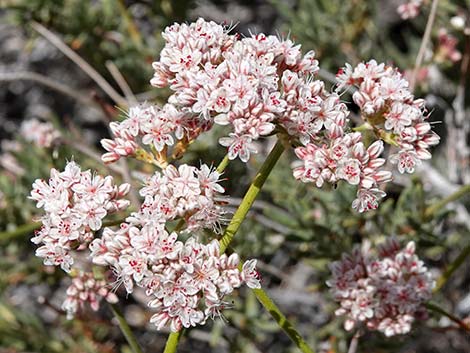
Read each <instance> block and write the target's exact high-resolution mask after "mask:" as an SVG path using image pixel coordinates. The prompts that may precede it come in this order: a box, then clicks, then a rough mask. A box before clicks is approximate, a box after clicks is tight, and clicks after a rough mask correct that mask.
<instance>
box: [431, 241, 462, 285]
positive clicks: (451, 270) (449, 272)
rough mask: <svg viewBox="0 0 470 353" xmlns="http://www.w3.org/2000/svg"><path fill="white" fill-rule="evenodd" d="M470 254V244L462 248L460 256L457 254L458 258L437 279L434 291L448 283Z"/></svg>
mask: <svg viewBox="0 0 470 353" xmlns="http://www.w3.org/2000/svg"><path fill="white" fill-rule="evenodd" d="M469 255H470V245H467V246H466V247H465V248H463V249H462V251H461V252H460V254H459V256H457V258H456V259H455V260H454V261H453V262H452V263H451V264H450V265H449V266H448V267H447V269H446V270H445V271H444V273H443V274H442V275H441V277H439V279H438V280H437V284H436V287H435V288H434V292H437V291H439V290H440V289H441V288H442V287H443V286H444V285H445V284H446V283H447V281H448V280H449V278H450V277H451V276H452V274H453V273H454V272H455V271H456V270H457V269H458V268H459V267H460V265H462V264H463V263H464V261H465V259H466V258H467V256H469Z"/></svg>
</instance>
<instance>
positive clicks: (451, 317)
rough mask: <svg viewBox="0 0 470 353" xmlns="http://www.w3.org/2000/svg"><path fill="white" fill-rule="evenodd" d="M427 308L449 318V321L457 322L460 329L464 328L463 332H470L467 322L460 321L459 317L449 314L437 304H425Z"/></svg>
mask: <svg viewBox="0 0 470 353" xmlns="http://www.w3.org/2000/svg"><path fill="white" fill-rule="evenodd" d="M425 307H426V308H427V309H429V310H431V311H434V312H436V313H438V314H441V315H443V316H445V317H447V318H449V320H451V321H453V322H455V323H456V324H457V325H459V327H460V328H462V329H463V330H465V331H470V325H468V324H466V323H465V322H463V321H462V320H461V319H459V318H458V317H457V316H455V315H454V314H451V313H449V312H447V311H446V310H444V309H442V308H441V307H440V306H439V305H437V304H435V303H426V304H425Z"/></svg>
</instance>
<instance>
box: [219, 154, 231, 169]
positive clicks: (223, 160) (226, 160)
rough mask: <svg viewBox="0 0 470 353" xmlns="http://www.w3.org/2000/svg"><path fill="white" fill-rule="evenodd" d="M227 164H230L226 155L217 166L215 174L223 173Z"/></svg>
mask: <svg viewBox="0 0 470 353" xmlns="http://www.w3.org/2000/svg"><path fill="white" fill-rule="evenodd" d="M229 162H230V159H228V154H226V155H225V157H224V159H222V160H221V161H220V163H219V165H218V166H217V168H216V171H217V173H223V171H224V170H225V168H227V165H228V163H229Z"/></svg>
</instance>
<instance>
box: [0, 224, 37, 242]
mask: <svg viewBox="0 0 470 353" xmlns="http://www.w3.org/2000/svg"><path fill="white" fill-rule="evenodd" d="M41 225H42V223H41V222H32V223H27V224H23V225H20V226H18V227H16V228H15V229H14V230H11V231H6V232H0V242H4V241H8V240H11V239H15V238H20V237H22V236H24V235H27V234H30V233H31V232H34V231H35V230H36V229H39V228H41Z"/></svg>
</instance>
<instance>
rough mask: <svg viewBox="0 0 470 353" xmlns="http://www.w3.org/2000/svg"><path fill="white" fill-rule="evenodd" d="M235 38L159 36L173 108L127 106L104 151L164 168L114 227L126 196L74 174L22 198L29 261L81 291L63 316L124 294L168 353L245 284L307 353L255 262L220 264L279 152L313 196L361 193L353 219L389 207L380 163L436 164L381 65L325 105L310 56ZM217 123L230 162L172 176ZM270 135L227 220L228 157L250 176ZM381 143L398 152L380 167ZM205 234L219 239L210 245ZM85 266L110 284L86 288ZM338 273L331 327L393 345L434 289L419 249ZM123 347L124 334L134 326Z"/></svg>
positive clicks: (352, 259) (403, 168) (348, 262)
mask: <svg viewBox="0 0 470 353" xmlns="http://www.w3.org/2000/svg"><path fill="white" fill-rule="evenodd" d="M230 32H231V28H228V27H225V26H222V25H219V24H217V23H214V22H207V21H205V20H203V19H198V20H197V21H196V22H194V23H191V24H173V25H172V26H170V27H168V28H166V29H165V31H164V33H163V35H162V36H163V39H164V40H165V46H164V48H163V49H162V51H161V53H160V58H159V60H158V61H156V62H154V63H153V64H152V66H153V69H154V70H155V73H154V76H153V78H152V79H151V81H150V82H151V84H152V85H153V86H155V87H160V88H168V89H169V91H170V92H171V95H170V96H169V98H168V100H167V102H166V103H164V104H163V105H156V104H153V103H150V102H143V103H140V104H138V105H135V106H132V107H130V108H129V109H128V110H127V111H126V113H125V118H124V119H123V120H122V121H121V122H112V123H110V130H111V131H112V135H113V136H112V138H111V139H103V140H102V141H101V143H102V146H103V147H104V149H105V150H106V153H104V154H103V156H102V161H103V162H104V163H106V164H110V163H114V162H117V161H118V160H120V159H121V158H134V159H137V160H139V161H143V162H145V163H149V164H150V165H153V166H155V167H157V170H156V171H155V172H154V173H153V175H151V176H149V177H148V178H147V180H146V181H145V182H144V184H143V185H141V188H140V190H139V195H140V197H141V200H142V204H141V205H132V206H133V207H134V211H133V212H132V213H130V215H128V216H127V217H125V218H124V219H123V220H122V221H121V222H119V223H120V224H119V226H118V227H115V226H106V224H105V226H103V225H104V223H103V220H104V218H105V217H106V216H107V215H108V214H110V213H113V212H122V211H123V210H125V209H126V208H127V207H128V206H129V202H128V201H127V200H125V199H123V197H124V196H125V195H126V194H127V193H128V192H129V191H130V188H131V186H130V185H129V184H122V185H120V186H118V185H115V184H114V182H113V178H112V177H111V176H105V177H102V176H99V175H95V174H94V173H92V172H91V171H85V172H82V171H81V169H80V167H79V166H78V165H77V164H76V163H74V162H69V163H68V164H67V166H66V167H65V170H64V171H63V172H59V171H57V170H55V169H53V170H52V171H51V177H50V179H49V181H48V182H46V181H42V180H37V181H36V182H35V183H34V184H33V190H32V192H31V198H32V199H33V200H35V201H36V202H37V206H38V207H39V208H43V209H44V210H45V212H46V214H45V215H44V216H43V217H42V219H41V221H42V223H43V226H42V228H41V229H40V230H39V231H38V232H37V234H36V235H35V237H34V238H33V242H35V243H36V244H39V245H40V247H39V248H38V250H37V252H36V254H37V255H38V256H39V257H42V258H44V263H45V264H46V265H55V266H61V267H62V269H64V270H65V271H67V272H70V273H71V275H72V276H73V277H74V279H73V283H72V285H71V286H70V287H69V289H68V290H67V299H66V301H65V303H64V309H65V310H66V311H67V313H68V315H69V316H73V314H75V313H76V311H77V310H78V309H79V308H80V307H82V306H83V304H85V303H86V302H88V303H89V304H90V305H91V307H92V308H93V309H95V310H96V309H97V308H98V301H99V300H100V299H102V298H104V299H106V300H107V301H108V302H115V301H116V297H115V296H114V295H113V293H112V292H110V291H109V289H110V286H112V285H114V286H115V287H119V286H120V285H121V284H122V285H123V287H124V288H125V289H126V291H127V293H132V292H133V291H135V290H136V288H140V289H139V290H141V289H143V291H144V292H145V294H146V295H147V297H148V304H149V306H150V307H151V309H152V310H153V311H154V314H153V316H152V317H151V319H150V321H151V322H152V323H153V324H155V325H156V327H157V328H158V329H161V328H163V327H169V328H170V329H171V331H172V332H173V333H172V334H171V335H170V338H169V340H168V343H167V347H166V350H165V351H166V352H174V351H175V350H176V345H177V343H178V340H179V337H180V335H181V331H182V329H183V328H190V327H193V326H196V325H203V324H204V323H205V322H206V321H207V320H208V319H209V318H214V317H218V316H220V315H221V313H222V311H223V309H224V307H226V306H227V300H226V297H227V296H228V295H230V294H231V293H232V292H233V291H234V289H236V288H239V287H240V286H241V285H242V284H246V285H247V286H248V287H249V288H252V289H253V290H254V292H255V294H256V296H257V298H258V299H259V300H260V302H261V303H262V304H263V305H264V306H265V307H266V308H267V309H268V311H269V312H270V313H271V314H272V315H273V317H274V319H275V320H276V321H277V322H278V323H279V325H280V326H281V327H282V328H283V329H284V330H285V331H286V333H287V334H288V335H289V336H290V337H291V339H292V340H293V341H294V342H295V343H296V344H297V346H298V347H299V348H300V349H301V350H302V351H303V352H312V350H311V349H310V348H309V347H308V345H307V343H306V342H305V341H304V340H303V339H302V336H301V335H300V334H299V333H298V332H297V331H296V330H295V328H294V327H293V326H292V325H291V324H290V323H289V321H288V320H287V319H286V317H285V316H284V315H283V314H282V313H281V312H280V310H279V308H278V307H277V306H276V305H275V304H274V303H273V301H272V300H271V299H270V298H269V297H268V295H267V294H266V293H265V292H264V291H263V290H262V289H261V288H260V287H261V284H260V280H259V275H258V272H257V271H256V260H249V261H246V262H243V261H241V260H240V258H239V256H238V255H237V254H236V253H235V252H233V251H231V254H230V255H229V254H225V251H226V250H227V248H228V246H229V245H230V243H231V240H232V239H233V237H234V235H235V234H236V232H237V231H238V229H239V227H240V224H241V223H242V222H243V220H244V219H245V217H246V215H247V213H248V211H249V209H250V207H251V205H252V204H253V202H254V200H255V198H256V197H257V195H258V193H259V191H260V190H261V188H262V186H263V184H264V182H265V181H266V178H267V177H268V175H269V173H270V172H271V170H272V169H273V168H274V166H275V164H276V162H277V161H278V159H279V158H280V156H281V154H282V153H283V151H284V150H285V148H288V147H293V150H294V152H295V155H296V156H297V158H298V160H297V161H296V162H295V163H294V168H293V176H294V177H295V178H296V179H298V180H300V181H302V182H305V183H313V184H314V185H315V186H316V187H322V186H323V185H324V184H325V183H329V184H332V185H336V184H338V183H340V182H345V183H348V184H351V185H353V186H355V187H356V188H357V193H356V199H355V200H351V201H352V207H353V208H354V209H355V210H357V211H358V212H365V211H368V210H371V209H376V208H377V207H378V205H379V201H380V200H381V199H382V198H383V197H384V196H385V191H384V189H385V184H386V183H387V182H389V181H391V179H392V172H391V171H390V170H387V168H386V166H387V165H388V164H387V163H386V162H387V160H389V161H390V162H392V163H396V164H398V170H399V171H400V172H401V173H403V172H408V173H412V172H413V171H414V169H415V166H416V165H417V164H419V163H420V161H421V160H423V159H429V158H430V157H431V154H430V152H429V150H428V149H429V147H430V146H432V145H435V144H437V143H438V141H439V138H438V137H437V135H436V134H434V133H433V132H432V131H431V126H430V124H429V123H428V122H426V119H427V117H428V115H427V113H426V109H425V102H424V100H422V99H415V98H414V97H413V95H412V93H411V92H410V90H409V88H408V82H407V81H406V80H405V79H404V78H403V77H402V76H401V74H400V73H399V72H398V70H397V69H396V68H393V67H391V66H388V65H385V64H378V63H376V62H375V61H374V60H371V61H369V62H367V63H361V64H359V65H358V66H357V67H356V68H354V69H353V68H352V67H351V66H350V65H349V64H346V67H345V68H344V69H342V70H341V71H340V72H339V74H338V76H337V78H338V85H337V88H336V91H333V92H331V91H329V90H328V89H327V88H326V85H325V83H324V82H323V81H321V80H319V79H317V78H316V74H317V72H318V70H319V66H318V61H317V60H316V59H315V53H314V52H313V51H310V52H308V53H306V54H302V52H301V50H300V45H296V44H294V43H293V42H292V41H291V40H290V39H282V38H278V37H276V36H267V35H264V34H262V33H260V34H253V35H250V36H248V37H241V36H239V35H236V34H231V33H230ZM349 86H355V87H356V88H355V92H354V94H353V101H354V103H355V104H357V105H358V106H359V108H360V115H361V118H362V119H363V120H364V124H363V125H361V126H359V127H356V128H355V127H354V126H352V125H351V124H350V113H349V110H348V107H347V105H346V103H345V102H343V101H342V100H341V98H340V96H339V92H340V91H341V90H343V89H345V88H347V87H349ZM214 124H216V125H223V126H227V129H226V131H227V133H226V135H225V136H221V137H220V139H219V143H220V145H222V146H224V147H225V148H226V149H227V156H226V157H225V158H224V160H223V161H222V162H221V163H220V165H219V167H218V168H217V169H214V168H213V167H212V166H208V165H206V164H202V165H201V166H200V167H195V166H191V165H187V164H179V163H178V162H177V161H178V159H179V158H180V157H181V156H182V155H183V154H184V153H185V151H186V150H187V149H188V148H190V145H191V143H192V142H193V141H194V140H196V139H197V138H198V136H200V135H201V134H202V133H204V132H206V131H208V130H210V129H211V128H212V127H213V126H214ZM274 135H276V136H277V138H278V141H277V143H276V144H275V146H274V148H273V149H272V151H271V152H270V154H269V155H268V156H267V158H266V160H265V161H264V163H263V165H262V166H261V168H260V170H259V171H258V173H257V174H256V177H255V179H254V180H253V182H252V184H251V185H250V187H249V189H248V190H247V192H246V194H245V196H244V198H243V200H242V202H241V204H240V206H239V208H238V209H237V211H236V212H235V213H234V215H233V217H232V218H231V220H230V221H229V218H230V217H228V213H227V211H226V210H225V208H224V201H225V199H226V198H227V197H228V196H226V195H225V194H224V193H225V189H224V187H223V186H222V182H223V179H221V176H222V173H223V171H224V169H225V168H226V167H227V165H228V163H229V161H230V160H233V159H236V158H239V159H240V160H241V161H243V162H248V161H249V160H250V158H251V157H252V155H253V154H254V153H257V152H258V151H257V144H259V142H258V141H260V140H261V139H262V138H263V137H267V136H274ZM364 136H367V138H365V137H364ZM45 140H48V139H45ZM387 145H391V147H392V149H390V150H391V151H392V153H391V154H390V153H389V154H386V155H384V150H385V149H386V148H387V149H388V148H389V147H387ZM394 148H398V151H396V152H395V151H393V149H394ZM387 152H388V151H387ZM227 223H228V225H227ZM203 232H204V236H203ZM207 234H212V239H209V240H207V241H204V240H205V239H207ZM209 238H211V237H209ZM80 252H84V253H87V254H88V259H89V261H88V262H87V261H84V260H83V256H82V257H80V260H76V258H77V256H76V255H77V254H78V253H80ZM93 266H96V267H98V268H101V269H102V273H105V274H106V275H104V276H102V278H95V277H93V276H94V275H93V273H95V272H96V271H91V269H92V268H93ZM96 267H95V270H96ZM332 268H333V273H334V276H333V279H332V280H331V281H329V282H328V284H329V286H330V287H331V288H332V291H333V293H334V296H335V298H336V299H337V300H338V301H340V302H341V306H342V308H341V309H340V310H339V311H338V312H337V313H338V314H341V315H346V316H347V321H346V329H348V330H349V329H351V328H352V327H353V326H357V325H359V323H365V324H366V325H367V326H368V327H369V328H371V329H375V330H379V331H382V332H384V333H385V334H386V335H393V334H397V333H406V332H408V331H409V329H410V324H411V322H412V321H413V319H414V317H415V316H416V314H417V313H418V312H420V310H421V308H422V303H423V302H424V301H426V300H427V299H429V297H430V290H431V288H432V280H431V279H430V277H429V274H428V273H427V271H426V268H425V267H424V266H423V264H422V262H420V261H419V260H418V258H417V257H416V255H415V254H414V244H413V243H410V244H409V245H408V246H407V247H406V249H405V250H399V248H398V247H397V245H396V243H395V242H391V243H390V244H389V245H388V246H387V247H385V248H383V249H382V250H381V251H380V257H379V258H378V259H373V258H371V257H370V256H369V255H368V254H367V253H365V254H363V253H362V252H360V251H359V250H355V251H354V253H353V255H352V256H345V257H344V258H343V260H342V261H341V262H338V263H335V264H333V265H332ZM103 278H111V279H109V280H107V281H108V282H107V283H106V280H104V279H103ZM120 322H121V323H122V322H123V319H122V317H121V318H120ZM121 326H123V325H121ZM124 328H125V325H124ZM125 333H126V337H128V338H129V337H131V336H132V334H131V333H130V331H129V330H128V327H127V328H125ZM132 342H133V344H131V346H133V347H135V346H136V345H135V340H133V341H132ZM130 343H131V342H130Z"/></svg>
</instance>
